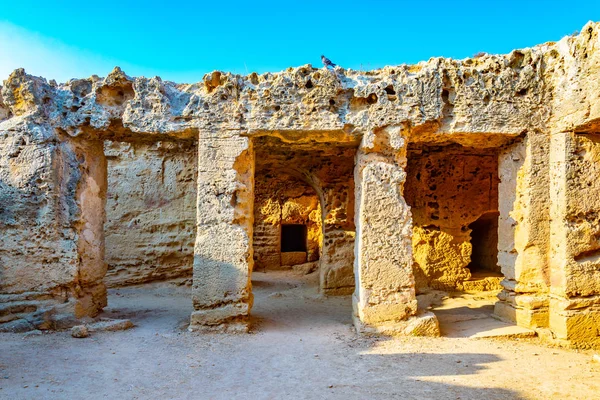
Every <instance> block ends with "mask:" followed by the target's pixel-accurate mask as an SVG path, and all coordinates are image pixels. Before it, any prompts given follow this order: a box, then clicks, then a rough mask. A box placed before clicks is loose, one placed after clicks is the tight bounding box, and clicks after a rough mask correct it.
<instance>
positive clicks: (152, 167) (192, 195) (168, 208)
mask: <svg viewBox="0 0 600 400" xmlns="http://www.w3.org/2000/svg"><path fill="white" fill-rule="evenodd" d="M104 154H105V155H106V158H107V164H108V189H107V200H106V224H105V225H104V235H105V240H106V255H105V260H106V263H107V264H108V271H107V273H106V277H105V278H104V282H105V283H106V284H107V285H108V286H123V285H129V284H138V283H143V282H150V281H155V280H165V279H172V278H180V277H184V278H190V279H191V278H192V263H193V257H194V240H195V235H194V228H195V224H196V165H197V157H196V155H197V149H196V146H195V143H194V142H192V141H190V142H184V141H180V142H172V141H162V142H155V143H123V142H112V141H106V142H105V144H104Z"/></svg>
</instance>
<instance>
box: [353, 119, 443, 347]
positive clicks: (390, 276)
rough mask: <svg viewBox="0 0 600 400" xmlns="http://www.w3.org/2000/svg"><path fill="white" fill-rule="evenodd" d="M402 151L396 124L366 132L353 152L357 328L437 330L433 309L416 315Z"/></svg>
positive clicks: (429, 332) (403, 145) (409, 331)
mask: <svg viewBox="0 0 600 400" xmlns="http://www.w3.org/2000/svg"><path fill="white" fill-rule="evenodd" d="M405 154H406V141H405V139H404V138H403V137H402V136H401V131H400V129H399V128H387V129H385V130H379V131H376V132H374V133H370V134H368V135H365V137H364V138H363V141H362V143H361V146H360V148H359V151H358V153H357V158H356V167H355V185H356V212H355V221H356V224H355V225H356V244H355V254H356V257H355V262H354V273H355V276H356V288H355V292H354V295H353V299H352V300H353V301H352V303H353V310H354V323H355V326H356V328H357V330H358V331H359V332H378V333H385V334H400V335H431V336H438V335H439V328H438V323H437V319H436V318H435V316H434V315H433V314H431V313H425V314H422V315H419V316H417V300H416V296H415V279H414V276H413V271H412V243H411V236H412V217H411V213H410V208H409V206H408V205H407V204H406V201H405V200H404V197H403V185H404V182H405V180H406V172H405V171H404V167H405V165H406V157H405Z"/></svg>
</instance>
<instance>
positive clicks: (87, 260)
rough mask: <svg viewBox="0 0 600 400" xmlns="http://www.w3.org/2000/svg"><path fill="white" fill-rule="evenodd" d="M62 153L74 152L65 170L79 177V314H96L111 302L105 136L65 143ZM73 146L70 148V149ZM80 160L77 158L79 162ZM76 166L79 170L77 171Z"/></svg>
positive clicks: (66, 188)
mask: <svg viewBox="0 0 600 400" xmlns="http://www.w3.org/2000/svg"><path fill="white" fill-rule="evenodd" d="M62 147H63V151H62V154H63V156H64V157H67V155H68V154H69V152H70V151H72V152H73V154H72V155H69V156H68V157H69V158H71V157H73V156H74V157H73V158H71V159H70V160H69V162H67V160H64V162H65V164H64V165H63V168H71V171H63V173H65V175H66V176H71V179H78V185H77V189H76V191H75V193H74V194H75V202H76V204H77V206H78V208H79V210H78V211H79V212H78V221H77V223H76V224H74V226H75V230H76V233H77V254H78V257H77V261H78V268H77V275H76V276H75V279H74V288H73V292H74V296H73V297H74V298H75V299H76V303H75V317H76V318H81V317H85V316H90V317H94V316H96V315H97V314H98V313H99V312H100V311H102V309H103V308H104V307H106V305H107V294H106V285H105V284H104V276H105V275H106V267H107V266H106V263H105V261H104V253H105V239H104V222H105V221H106V210H105V208H106V189H107V162H106V157H105V155H104V143H103V141H102V140H88V141H78V140H74V141H73V142H72V143H63V146H62ZM67 148H69V150H67ZM75 160H76V162H75ZM75 169H76V171H75ZM70 184H71V182H69V180H64V179H63V181H62V191H63V193H66V194H67V193H70V192H71V190H72V188H70V187H69V185H70Z"/></svg>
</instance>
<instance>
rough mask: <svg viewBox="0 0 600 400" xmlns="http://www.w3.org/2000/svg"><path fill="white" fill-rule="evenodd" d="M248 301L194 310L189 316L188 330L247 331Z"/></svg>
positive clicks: (248, 325)
mask: <svg viewBox="0 0 600 400" xmlns="http://www.w3.org/2000/svg"><path fill="white" fill-rule="evenodd" d="M249 313H250V305H249V304H248V303H231V304H226V305H224V306H220V307H216V308H210V309H202V310H196V311H194V312H192V315H191V317H190V326H189V327H188V331H190V332H221V333H247V332H248V331H249V329H250V323H249V318H248V315H249Z"/></svg>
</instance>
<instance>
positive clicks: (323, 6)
mask: <svg viewBox="0 0 600 400" xmlns="http://www.w3.org/2000/svg"><path fill="white" fill-rule="evenodd" d="M589 20H593V21H599V20H600V1H592V0H587V1H586V0H583V1H582V0H577V1H575V0H573V1H553V0H548V1H526V0H520V1H513V0H510V1H490V0H479V1H462V2H461V1H421V2H419V1H411V2H404V1H378V0H372V1H350V0H349V1H344V2H337V1H333V0H320V1H312V0H304V1H285V0H281V1H214V0H213V1H210V2H203V1H200V0H196V1H185V0H181V1H176V0H172V1H170V2H159V1H152V0H147V1H143V2H141V1H140V2H133V1H128V0H120V1H85V0H79V1H52V0H46V1H26V0H22V1H14V0H13V1H6V2H3V3H2V5H1V6H0V80H3V79H5V78H6V77H7V76H8V73H9V71H11V70H12V69H14V68H16V67H19V66H22V67H25V68H26V70H27V71H28V72H30V73H33V74H35V75H42V76H44V77H47V78H49V79H50V78H55V79H57V80H59V81H65V80H67V79H68V78H70V77H85V76H89V75H91V74H97V75H100V76H105V75H106V74H107V73H108V72H109V71H110V69H112V67H113V66H114V65H120V66H121V67H122V68H123V69H124V70H125V72H126V73H128V74H129V75H144V76H154V75H160V76H161V77H163V78H164V79H168V80H176V81H179V82H196V81H199V80H200V79H201V78H202V75H203V74H204V73H206V72H209V71H212V70H215V69H219V70H226V71H232V72H237V73H246V72H253V71H256V72H259V73H261V72H265V71H279V70H282V69H285V68H287V67H288V66H298V65H303V64H307V63H311V64H313V65H315V66H321V63H320V59H319V56H320V55H321V54H325V55H327V56H328V57H329V58H330V59H331V60H332V61H333V62H335V63H338V64H340V65H342V66H344V67H349V68H354V69H360V68H361V67H362V68H363V69H372V68H378V67H382V66H384V65H396V64H401V63H416V62H418V61H421V60H427V59H429V58H430V57H433V56H445V57H453V58H464V57H469V56H472V55H473V54H475V53H477V52H481V51H483V52H488V53H507V52H509V51H510V50H511V49H513V48H520V47H528V46H532V45H535V44H538V43H543V42H546V41H556V40H559V39H560V38H561V37H563V36H565V35H568V34H571V33H572V32H573V31H575V30H579V29H581V27H582V26H583V25H584V24H585V23H586V22H587V21H589Z"/></svg>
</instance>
